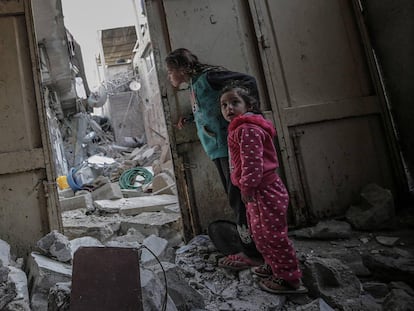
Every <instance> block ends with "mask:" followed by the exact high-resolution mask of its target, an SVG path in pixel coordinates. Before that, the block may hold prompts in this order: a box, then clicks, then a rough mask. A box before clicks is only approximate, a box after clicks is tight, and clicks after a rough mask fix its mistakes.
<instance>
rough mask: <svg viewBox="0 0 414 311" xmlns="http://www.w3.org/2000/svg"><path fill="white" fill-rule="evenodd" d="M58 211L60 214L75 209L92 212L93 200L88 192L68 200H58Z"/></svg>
mask: <svg viewBox="0 0 414 311" xmlns="http://www.w3.org/2000/svg"><path fill="white" fill-rule="evenodd" d="M59 204H60V210H61V211H62V212H66V211H73V210H76V209H81V208H84V209H86V210H93V209H94V206H93V200H92V196H91V194H90V193H89V192H86V193H84V194H80V195H75V196H73V197H70V198H63V199H60V200H59Z"/></svg>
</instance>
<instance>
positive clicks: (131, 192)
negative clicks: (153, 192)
mask: <svg viewBox="0 0 414 311" xmlns="http://www.w3.org/2000/svg"><path fill="white" fill-rule="evenodd" d="M121 192H122V195H123V196H124V198H136V197H142V196H149V194H148V193H144V192H142V190H141V189H139V188H138V189H121Z"/></svg>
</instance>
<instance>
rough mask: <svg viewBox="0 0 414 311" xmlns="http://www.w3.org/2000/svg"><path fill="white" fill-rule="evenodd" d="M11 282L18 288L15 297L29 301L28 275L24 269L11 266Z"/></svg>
mask: <svg viewBox="0 0 414 311" xmlns="http://www.w3.org/2000/svg"><path fill="white" fill-rule="evenodd" d="M9 269H10V273H9V282H10V283H13V284H14V287H15V288H16V293H17V295H16V297H15V299H22V300H24V301H25V302H26V303H29V290H28V288H27V276H26V273H24V271H23V270H21V269H18V268H16V267H13V266H9Z"/></svg>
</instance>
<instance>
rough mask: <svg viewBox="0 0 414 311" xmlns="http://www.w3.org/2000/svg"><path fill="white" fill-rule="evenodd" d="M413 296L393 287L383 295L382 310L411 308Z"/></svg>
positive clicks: (413, 304)
mask: <svg viewBox="0 0 414 311" xmlns="http://www.w3.org/2000/svg"><path fill="white" fill-rule="evenodd" d="M413 306H414V297H413V296H410V295H409V294H408V293H407V292H406V291H404V290H402V289H393V290H391V292H390V293H389V294H388V295H387V296H386V297H385V300H384V302H383V304H382V308H383V310H413Z"/></svg>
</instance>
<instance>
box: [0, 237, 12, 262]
mask: <svg viewBox="0 0 414 311" xmlns="http://www.w3.org/2000/svg"><path fill="white" fill-rule="evenodd" d="M9 264H10V245H9V243H7V242H6V241H3V240H0V267H1V266H2V265H3V266H8V265H9Z"/></svg>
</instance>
